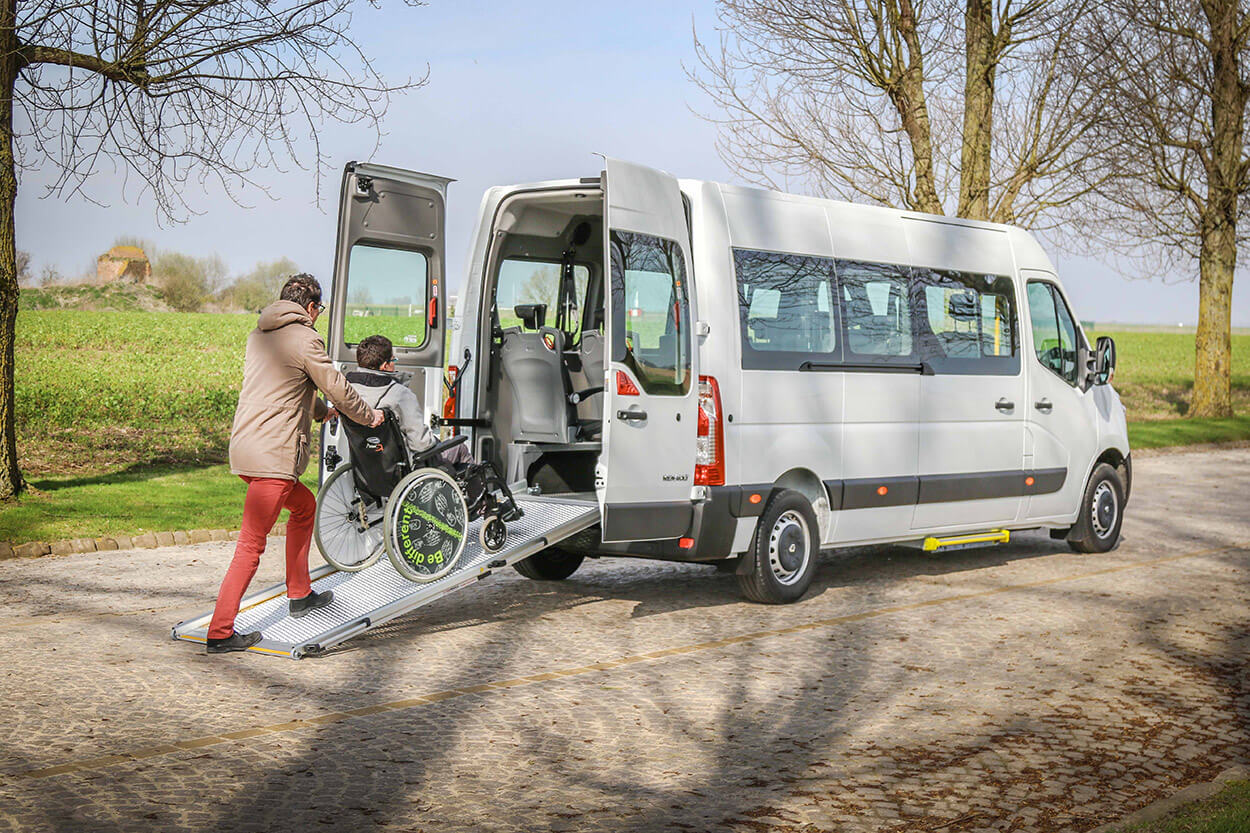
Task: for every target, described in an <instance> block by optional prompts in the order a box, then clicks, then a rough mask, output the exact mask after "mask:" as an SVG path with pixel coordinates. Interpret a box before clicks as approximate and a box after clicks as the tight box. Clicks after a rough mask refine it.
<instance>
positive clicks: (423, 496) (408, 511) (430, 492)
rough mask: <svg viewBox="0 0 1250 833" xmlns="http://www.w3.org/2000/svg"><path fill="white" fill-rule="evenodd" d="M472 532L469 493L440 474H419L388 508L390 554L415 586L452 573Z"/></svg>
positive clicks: (403, 482) (432, 471)
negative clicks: (467, 534) (468, 503)
mask: <svg viewBox="0 0 1250 833" xmlns="http://www.w3.org/2000/svg"><path fill="white" fill-rule="evenodd" d="M468 529H469V510H468V508H467V507H466V506H465V502H464V493H463V492H462V491H460V487H459V486H458V485H457V484H456V481H455V480H454V479H452V477H451V476H450V475H448V474H447V473H446V472H443V471H441V470H439V469H417V470H416V471H414V472H413V473H412V474H410V475H408V476H407V477H405V478H404V479H403V480H401V481H399V485H398V486H396V487H395V489H394V491H392V492H391V497H390V500H388V501H387V504H386V513H385V524H384V540H385V542H386V554H387V556H388V557H389V558H390V559H391V564H393V565H394V567H395V569H396V571H398V573H399V574H400V575H401V576H403V577H404V578H407V579H409V580H411V581H421V582H425V581H435V580H436V579H440V578H442V577H443V576H445V575H447V574H448V573H449V572H451V570H452V568H453V567H455V566H456V561H457V560H458V559H459V558H460V553H462V552H463V551H464V544H465V539H466V533H467V532H468Z"/></svg>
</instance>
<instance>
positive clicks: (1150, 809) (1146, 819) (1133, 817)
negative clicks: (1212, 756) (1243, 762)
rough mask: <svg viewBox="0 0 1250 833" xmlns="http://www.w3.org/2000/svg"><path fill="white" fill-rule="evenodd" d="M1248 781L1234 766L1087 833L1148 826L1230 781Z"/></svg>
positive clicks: (1247, 774)
mask: <svg viewBox="0 0 1250 833" xmlns="http://www.w3.org/2000/svg"><path fill="white" fill-rule="evenodd" d="M1246 780H1250V771H1247V770H1246V769H1245V768H1244V767H1240V766H1234V767H1230V768H1229V769H1226V770H1224V771H1223V772H1221V773H1220V774H1219V775H1217V776H1215V780H1213V781H1204V782H1202V783H1199V784H1191V785H1189V786H1188V787H1185V788H1184V789H1182V790H1179V791H1177V792H1176V793H1174V794H1173V795H1170V796H1168V797H1167V798H1161V799H1159V800H1158V801H1156V802H1154V803H1153V804H1147V805H1146V806H1145V807H1142V808H1141V809H1140V810H1135V811H1133V812H1132V813H1129V814H1128V815H1127V816H1125V817H1124V818H1122V819H1120V820H1119V821H1113V822H1109V823H1107V824H1100V825H1099V826H1098V827H1095V828H1094V829H1093V830H1091V831H1089V833H1116V831H1119V830H1122V829H1123V828H1125V827H1129V826H1131V825H1134V824H1148V823H1150V822H1152V821H1158V820H1159V819H1161V818H1163V817H1164V816H1167V815H1170V814H1171V813H1174V812H1176V811H1177V810H1179V809H1180V808H1181V807H1184V806H1185V805H1186V804H1192V803H1194V802H1195V801H1202V800H1203V799H1204V798H1210V797H1211V796H1213V795H1216V794H1217V793H1219V792H1220V791H1222V790H1223V789H1224V785H1225V784H1227V783H1229V782H1230V781H1246Z"/></svg>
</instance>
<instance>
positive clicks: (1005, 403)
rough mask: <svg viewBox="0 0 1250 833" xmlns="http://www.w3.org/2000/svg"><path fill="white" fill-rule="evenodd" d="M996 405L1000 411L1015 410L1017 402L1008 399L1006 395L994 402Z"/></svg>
mask: <svg viewBox="0 0 1250 833" xmlns="http://www.w3.org/2000/svg"><path fill="white" fill-rule="evenodd" d="M994 407H995V408H997V409H998V410H1000V411H1014V410H1015V408H1016V403H1015V402H1012V401H1010V400H1009V399H1007V397H1005V396H1004V397H1003V398H1002V399H999V400H998V401H997V402H995V403H994Z"/></svg>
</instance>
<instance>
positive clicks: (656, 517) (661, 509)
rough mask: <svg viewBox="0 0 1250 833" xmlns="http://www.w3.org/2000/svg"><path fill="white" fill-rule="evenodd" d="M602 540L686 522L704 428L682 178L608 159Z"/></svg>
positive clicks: (641, 536)
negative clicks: (700, 420)
mask: <svg viewBox="0 0 1250 833" xmlns="http://www.w3.org/2000/svg"><path fill="white" fill-rule="evenodd" d="M605 161H606V163H607V182H606V186H605V187H606V189H607V222H606V223H605V224H604V228H605V234H606V235H607V239H606V240H605V241H604V242H605V246H604V251H605V252H606V253H607V258H606V259H607V264H606V270H605V271H606V273H607V274H608V275H609V280H610V283H609V291H608V292H607V293H605V294H606V296H607V354H608V372H607V389H606V390H605V392H604V394H605V397H606V398H605V402H604V409H603V416H604V426H603V453H602V457H601V458H600V463H601V467H602V469H603V470H602V471H601V472H600V473H601V474H602V476H603V488H601V489H600V490H599V501H600V504H601V510H602V514H603V540H604V541H643V540H656V539H663V538H677V537H680V536H682V535H685V534H686V532H687V530H688V529H689V528H690V521H691V516H692V511H693V509H692V507H693V504H692V502H691V488H692V486H693V485H694V467H695V436H696V431H697V426H698V421H697V416H698V413H697V410H698V379H699V375H698V374H699V370H698V357H697V355H696V351H695V339H694V336H693V333H692V329H693V327H692V325H693V322H694V321H696V320H697V318H696V315H695V310H694V291H693V288H692V281H691V261H690V233H689V229H688V227H687V223H686V212H685V210H684V208H683V205H682V198H681V191H680V190H679V189H678V187H677V180H676V179H674V178H673V177H671V176H669V175H668V174H665V173H662V172H661V171H656V170H652V169H651V168H644V167H641V166H639V165H632V164H629V163H628V162H621V161H618V160H616V159H607V160H605Z"/></svg>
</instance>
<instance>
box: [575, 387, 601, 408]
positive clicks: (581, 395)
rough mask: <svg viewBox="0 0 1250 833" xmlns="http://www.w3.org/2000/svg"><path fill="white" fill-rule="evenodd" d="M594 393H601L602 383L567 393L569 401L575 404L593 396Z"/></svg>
mask: <svg viewBox="0 0 1250 833" xmlns="http://www.w3.org/2000/svg"><path fill="white" fill-rule="evenodd" d="M596 393H603V385H600V386H599V387H597V388H586V390H578V391H573V392H572V393H570V394H569V402H570V403H571V404H573V405H576V404H577V403H578V402H581V401H582V400H583V399H587V398H589V397H591V396H594V395H595V394H596Z"/></svg>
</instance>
